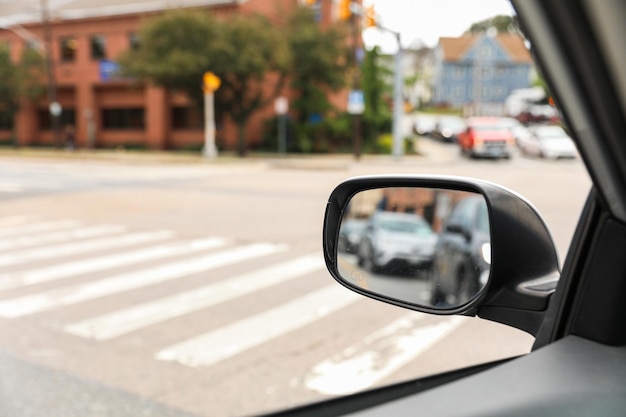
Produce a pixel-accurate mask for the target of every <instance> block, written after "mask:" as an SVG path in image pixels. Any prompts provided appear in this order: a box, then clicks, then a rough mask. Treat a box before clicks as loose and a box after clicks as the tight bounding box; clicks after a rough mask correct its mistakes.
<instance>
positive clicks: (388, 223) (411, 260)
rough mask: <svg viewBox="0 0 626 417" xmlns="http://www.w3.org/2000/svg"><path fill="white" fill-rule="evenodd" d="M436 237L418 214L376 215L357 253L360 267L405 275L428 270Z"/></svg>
mask: <svg viewBox="0 0 626 417" xmlns="http://www.w3.org/2000/svg"><path fill="white" fill-rule="evenodd" d="M436 242H437V235H436V234H435V233H434V232H433V230H432V229H431V227H430V226H429V225H428V223H427V222H426V221H425V220H424V219H423V218H422V217H420V216H418V215H416V214H408V213H395V212H388V211H377V212H375V213H374V214H373V215H372V216H371V217H370V219H369V221H368V224H367V227H366V229H365V232H364V234H363V237H362V239H361V244H360V245H359V250H358V261H359V265H360V266H362V267H363V268H365V269H366V270H369V271H371V272H379V271H383V270H384V271H387V272H390V273H401V272H406V270H407V269H406V268H407V267H408V268H417V267H428V266H430V263H431V262H432V257H433V252H434V249H435V243H436Z"/></svg>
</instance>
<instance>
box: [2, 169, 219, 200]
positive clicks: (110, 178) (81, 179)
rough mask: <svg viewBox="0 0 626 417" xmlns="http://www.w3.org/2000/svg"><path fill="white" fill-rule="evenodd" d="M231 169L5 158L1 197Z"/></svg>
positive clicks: (180, 177)
mask: <svg viewBox="0 0 626 417" xmlns="http://www.w3.org/2000/svg"><path fill="white" fill-rule="evenodd" d="M228 173H229V170H228V169H225V168H224V169H212V170H211V171H210V172H209V171H207V170H206V167H203V166H202V165H197V166H193V165H192V166H179V165H174V166H157V165H146V166H143V165H134V166H133V165H123V164H120V165H119V166H116V167H115V169H114V170H112V169H111V168H110V166H104V165H102V166H101V165H98V164H97V163H93V162H92V163H89V164H87V163H86V162H80V161H72V162H71V163H61V162H58V161H54V162H49V163H43V162H40V163H38V164H31V163H28V162H24V161H10V160H3V162H2V165H0V178H2V181H0V198H14V197H18V196H21V195H27V194H48V193H56V192H65V191H80V190H86V189H92V188H98V187H120V186H125V185H129V184H146V185H148V184H155V183H164V182H168V181H180V180H190V179H196V178H203V177H207V176H208V175H210V176H220V175H227V174H228Z"/></svg>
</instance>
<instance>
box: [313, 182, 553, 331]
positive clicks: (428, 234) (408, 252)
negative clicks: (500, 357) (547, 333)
mask: <svg viewBox="0 0 626 417" xmlns="http://www.w3.org/2000/svg"><path fill="white" fill-rule="evenodd" d="M383 198H384V199H385V204H380V201H381V199H383ZM467 199H471V200H472V201H468V202H467V205H470V204H474V205H478V206H481V207H482V208H483V210H484V211H485V212H486V213H487V216H486V217H487V219H488V221H485V222H482V223H483V224H482V226H481V229H480V230H477V231H476V232H474V231H473V230H472V239H471V244H472V245H474V246H472V247H471V248H470V247H465V248H458V247H455V246H454V245H455V244H458V242H457V243H455V242H454V240H456V241H458V240H459V239H458V238H457V239H448V240H446V238H445V236H444V235H445V233H442V227H443V225H444V224H446V220H447V216H448V215H449V214H450V212H451V210H452V208H453V207H454V206H455V204H457V203H458V202H460V201H462V200H467ZM382 208H384V209H382ZM374 216H375V217H377V219H376V221H377V223H378V224H379V229H380V230H381V233H380V236H378V237H377V239H378V241H377V242H372V241H371V239H362V240H361V242H359V244H358V245H357V248H356V249H355V250H354V251H353V252H350V253H347V252H343V251H339V250H338V247H337V241H338V237H339V232H338V231H339V229H340V228H341V225H342V224H343V223H344V222H346V221H348V220H350V219H353V218H367V217H370V218H371V217H374ZM418 230H421V231H422V232H421V233H417V231H418ZM469 243H470V242H466V244H467V245H469ZM323 245H324V257H325V260H326V265H327V267H328V270H329V271H330V273H331V275H332V276H333V277H334V278H335V279H336V280H337V281H338V282H339V283H341V284H342V285H344V286H346V287H348V288H350V289H351V290H353V291H355V292H358V293H360V294H363V295H365V296H368V297H371V298H374V299H377V300H381V301H384V302H387V303H390V304H394V305H398V306H402V307H405V308H409V309H413V310H417V311H421V312H426V313H434V314H440V315H441V314H463V315H478V316H480V317H483V318H486V319H490V320H494V321H498V322H500V323H505V324H509V325H512V326H514V327H518V328H520V329H523V330H525V331H527V332H529V333H531V334H535V332H536V331H537V329H538V328H539V325H540V324H541V321H542V319H543V314H544V313H545V311H546V308H547V305H548V300H549V296H550V294H552V292H553V291H554V289H555V288H556V283H557V281H558V278H559V263H558V258H557V255H556V249H555V247H554V244H553V241H552V238H551V236H550V233H549V232H548V230H547V228H546V226H545V223H544V222H543V220H542V219H541V217H540V216H539V214H538V213H537V211H536V210H535V209H534V207H533V206H532V205H531V204H530V203H529V202H528V201H526V200H525V199H524V198H522V197H520V196H519V195H517V194H515V193H513V192H511V191H509V190H507V189H505V188H503V187H500V186H498V185H495V184H492V183H488V182H485V181H481V180H475V179H468V178H456V177H427V176H380V177H378V176H373V177H359V178H353V179H350V180H347V181H345V182H343V183H342V184H340V185H339V186H338V187H337V188H336V189H335V190H334V191H333V192H332V193H331V195H330V198H329V201H328V204H327V208H326V215H325V220H324V235H323ZM463 250H466V251H469V253H471V256H472V262H469V261H468V262H459V261H458V259H455V257H457V258H458V257H459V256H461V255H459V254H461V253H462V251H463ZM466 260H467V259H466ZM407 278H408V279H407Z"/></svg>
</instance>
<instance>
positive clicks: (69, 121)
mask: <svg viewBox="0 0 626 417" xmlns="http://www.w3.org/2000/svg"><path fill="white" fill-rule="evenodd" d="M37 120H38V127H39V130H50V129H52V116H51V115H50V110H49V109H47V108H41V109H38V110H37ZM67 125H72V126H76V110H74V109H72V108H67V109H63V111H62V112H61V116H59V127H60V128H63V127H64V126H67Z"/></svg>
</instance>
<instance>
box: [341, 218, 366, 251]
mask: <svg viewBox="0 0 626 417" xmlns="http://www.w3.org/2000/svg"><path fill="white" fill-rule="evenodd" d="M366 226H367V221H366V220H363V219H348V220H345V221H344V222H343V223H341V230H340V231H339V239H338V240H337V249H338V250H340V251H341V252H345V253H349V254H356V253H357V251H358V249H359V244H360V243H361V237H362V236H363V232H364V231H365V228H366Z"/></svg>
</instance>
